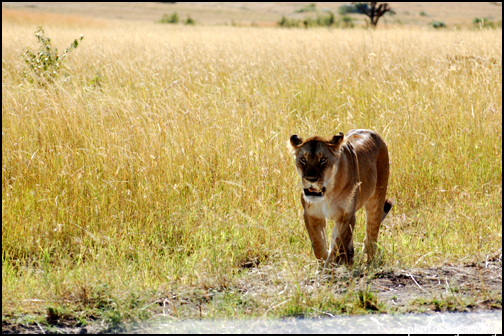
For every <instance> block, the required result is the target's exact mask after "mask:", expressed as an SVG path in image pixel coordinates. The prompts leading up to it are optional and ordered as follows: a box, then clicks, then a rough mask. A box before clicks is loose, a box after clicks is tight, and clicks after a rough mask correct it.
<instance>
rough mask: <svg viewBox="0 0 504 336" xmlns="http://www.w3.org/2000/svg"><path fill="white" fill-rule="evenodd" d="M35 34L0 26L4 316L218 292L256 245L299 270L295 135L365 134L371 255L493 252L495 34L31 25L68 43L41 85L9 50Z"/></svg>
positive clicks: (497, 221)
mask: <svg viewBox="0 0 504 336" xmlns="http://www.w3.org/2000/svg"><path fill="white" fill-rule="evenodd" d="M132 25H133V24H132ZM35 28H36V26H31V25H17V24H16V25H9V24H6V25H2V195H3V196H2V258H3V259H2V260H3V267H2V302H3V303H2V307H3V310H4V309H6V310H7V311H8V310H11V309H14V310H15V309H20V308H19V307H24V308H22V309H28V310H30V309H32V310H33V309H38V307H39V306H36V305H35V306H29V307H28V306H26V305H27V304H28V303H27V301H22V300H31V299H40V300H77V301H78V302H89V301H85V300H86V298H88V297H89V296H90V295H91V294H89V293H91V292H92V290H93V288H95V287H96V286H98V285H99V284H106V285H107V286H109V287H110V288H113V289H114V290H115V291H118V292H124V291H129V290H133V289H134V290H155V289H157V288H173V287H176V286H178V285H180V284H185V285H188V286H190V285H194V284H205V286H214V287H215V286H217V284H219V285H221V286H228V285H229V284H230V283H233V282H235V281H238V280H237V279H242V278H243V276H244V275H243V274H245V273H242V272H241V266H242V265H243V264H244V262H247V261H250V260H254V259H255V258H258V260H259V261H260V262H261V265H266V266H268V267H271V268H273V269H275V268H276V269H278V271H279V272H280V271H283V270H288V273H289V274H291V275H293V276H294V275H296V276H297V275H299V274H301V275H303V274H307V273H306V272H308V273H309V272H313V271H314V270H315V269H316V266H315V264H314V263H312V261H313V259H314V257H313V256H312V251H311V247H310V243H309V239H308V237H307V234H306V232H305V228H304V224H303V222H302V216H301V207H300V203H299V195H300V188H299V178H298V176H297V174H296V172H295V169H294V164H293V160H292V158H291V157H289V156H288V153H287V151H286V149H285V143H286V141H287V139H288V138H289V136H290V135H291V134H293V133H297V134H299V135H301V136H312V135H316V134H317V135H324V136H327V135H331V134H335V133H337V132H339V131H343V132H346V131H348V130H350V129H352V128H368V129H372V130H375V131H377V132H378V133H379V134H381V135H382V137H383V138H384V140H385V141H386V143H387V145H388V147H389V153H390V157H391V180H390V186H389V192H388V195H389V197H392V198H394V199H395V200H396V203H395V205H394V208H393V209H392V212H391V213H390V214H389V217H388V218H387V220H386V221H385V222H384V223H383V225H382V229H381V232H380V236H379V238H378V242H379V244H380V246H381V249H382V262H383V264H384V265H386V266H391V267H395V266H399V267H411V266H414V265H415V266H416V267H418V266H422V265H432V264H438V263H443V262H461V261H463V260H470V259H474V258H481V257H482V256H483V257H484V255H485V254H489V253H492V252H495V251H496V250H498V249H500V248H501V246H502V245H501V244H502V243H501V238H502V235H501V220H502V203H501V200H502V198H501V197H502V186H501V183H502V163H501V158H502V146H501V144H502V130H501V127H502V85H501V83H502V63H501V61H500V60H501V57H502V32H501V31H487V30H482V31H461V32H454V31H430V30H407V31H402V30H380V31H377V32H372V31H365V30H326V29H312V30H283V29H259V28H232V27H167V26H162V25H154V24H152V25H149V24H144V25H134V26H133V27H132V26H126V25H124V26H119V25H118V26H112V27H108V28H106V29H105V28H91V27H88V28H81V29H76V28H72V27H69V28H66V29H51V28H50V27H49V28H46V27H44V28H46V34H47V35H48V36H50V37H51V38H52V39H53V41H54V42H53V43H54V45H55V46H59V47H60V48H63V47H64V46H66V45H68V43H69V42H71V41H73V39H74V38H76V37H78V36H80V34H84V36H85V38H84V40H83V42H82V44H81V45H80V46H79V48H78V49H77V50H76V51H74V52H73V53H72V54H71V55H69V57H68V58H67V62H68V63H67V67H66V69H64V71H63V72H67V73H68V74H69V76H68V77H65V76H62V77H61V79H60V80H59V81H58V82H57V83H55V84H54V85H46V86H45V87H40V86H37V85H36V84H30V83H29V82H28V81H26V80H24V79H23V78H22V76H21V75H20V73H21V70H22V69H23V64H22V62H21V60H20V59H19V58H18V55H19V54H20V52H21V49H22V47H23V46H24V45H26V44H34V43H35V39H34V37H33V36H32V34H33V31H34V30H35ZM452 55H467V56H478V57H484V58H495V59H498V60H499V62H498V64H493V63H492V64H490V63H488V64H487V63H478V62H471V61H468V62H455V63H453V62H451V61H450V60H449V56H452ZM363 221H364V218H363V214H362V213H359V217H358V223H357V228H358V229H357V232H356V234H355V236H354V240H355V241H356V243H357V244H356V245H357V253H362V241H363V238H364V230H363V227H364V224H363ZM328 229H330V228H328ZM240 281H241V280H240ZM79 300H80V301H79ZM28 302H31V301H28ZM27 307H28V308H27Z"/></svg>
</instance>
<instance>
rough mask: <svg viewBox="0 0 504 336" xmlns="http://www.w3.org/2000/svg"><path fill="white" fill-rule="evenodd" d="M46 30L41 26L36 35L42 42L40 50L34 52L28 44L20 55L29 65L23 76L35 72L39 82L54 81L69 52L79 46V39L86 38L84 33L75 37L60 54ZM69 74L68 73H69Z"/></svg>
mask: <svg viewBox="0 0 504 336" xmlns="http://www.w3.org/2000/svg"><path fill="white" fill-rule="evenodd" d="M44 34H45V32H44V29H43V28H42V26H39V27H38V28H37V30H36V31H35V33H34V35H35V36H36V37H37V41H38V42H39V43H40V47H39V50H38V52H34V51H32V50H31V49H30V47H29V46H26V47H25V49H24V50H23V52H22V53H21V54H20V55H19V57H21V58H23V59H24V62H25V63H26V65H27V66H28V70H24V71H23V76H24V77H27V76H28V73H33V74H34V75H35V77H36V78H37V81H38V82H39V83H42V82H43V81H47V82H54V80H55V79H56V77H57V76H58V73H59V71H60V69H61V64H62V63H63V61H64V60H65V58H66V56H67V55H68V53H69V52H71V51H72V50H74V49H76V48H77V47H78V46H79V41H82V39H83V38H84V36H83V35H81V36H80V38H79V39H75V40H74V41H73V42H72V43H71V44H70V46H69V47H68V48H66V49H65V51H64V52H63V54H61V55H60V54H58V48H52V47H51V39H50V38H49V37H46V36H44ZM67 75H68V74H67Z"/></svg>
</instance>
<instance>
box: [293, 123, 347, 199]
mask: <svg viewBox="0 0 504 336" xmlns="http://www.w3.org/2000/svg"><path fill="white" fill-rule="evenodd" d="M343 139H344V135H343V133H342V132H340V133H338V134H337V135H334V136H332V137H328V138H321V137H312V138H309V139H307V140H306V141H303V139H301V138H300V137H298V136H297V135H296V134H294V135H293V136H291V137H290V144H289V145H290V146H289V147H290V148H291V151H292V154H293V155H294V157H295V159H296V168H297V171H298V173H299V176H301V179H302V183H303V192H304V196H305V198H306V199H308V200H312V201H317V200H321V199H322V198H323V196H324V193H325V191H326V189H327V188H328V187H329V185H330V183H331V179H332V177H333V176H334V174H335V172H336V171H335V169H336V167H337V163H338V158H339V156H340V146H341V144H342V143H343Z"/></svg>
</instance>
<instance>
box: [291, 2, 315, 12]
mask: <svg viewBox="0 0 504 336" xmlns="http://www.w3.org/2000/svg"><path fill="white" fill-rule="evenodd" d="M315 6H316V5H315V4H314V3H311V4H309V5H308V6H304V7H303V8H301V9H298V10H296V11H295V12H296V13H304V12H315V11H317V9H316V8H315Z"/></svg>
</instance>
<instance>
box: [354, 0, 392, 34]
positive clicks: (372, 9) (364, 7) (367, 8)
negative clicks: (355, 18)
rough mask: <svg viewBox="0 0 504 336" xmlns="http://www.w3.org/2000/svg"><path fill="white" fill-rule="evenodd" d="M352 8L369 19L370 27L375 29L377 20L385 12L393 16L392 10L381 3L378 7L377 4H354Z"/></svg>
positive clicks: (386, 4) (387, 5)
mask: <svg viewBox="0 0 504 336" xmlns="http://www.w3.org/2000/svg"><path fill="white" fill-rule="evenodd" d="M354 6H355V7H356V8H357V9H358V10H359V12H361V13H363V14H364V15H366V16H368V17H369V20H370V23H371V26H372V27H373V28H376V25H377V24H378V20H379V19H380V18H381V17H382V16H383V14H385V13H386V12H390V13H392V14H395V12H394V10H393V9H392V8H390V6H389V4H388V3H382V4H379V5H378V2H355V3H354Z"/></svg>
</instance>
